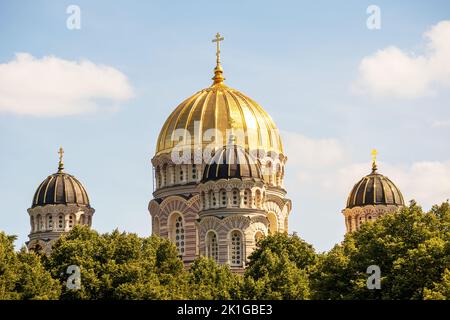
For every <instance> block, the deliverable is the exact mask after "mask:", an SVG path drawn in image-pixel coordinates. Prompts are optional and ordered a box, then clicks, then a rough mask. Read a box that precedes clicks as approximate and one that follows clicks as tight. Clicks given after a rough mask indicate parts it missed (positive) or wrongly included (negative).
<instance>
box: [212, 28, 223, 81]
mask: <svg viewBox="0 0 450 320" xmlns="http://www.w3.org/2000/svg"><path fill="white" fill-rule="evenodd" d="M223 40H225V38H224V37H222V36H221V35H220V33H218V32H217V34H216V37H215V39H213V40H212V42H215V43H216V67H215V68H214V77H213V78H212V79H213V80H214V83H213V84H220V83H222V82H223V80H225V78H224V77H223V75H222V74H223V69H222V66H221V65H220V41H223Z"/></svg>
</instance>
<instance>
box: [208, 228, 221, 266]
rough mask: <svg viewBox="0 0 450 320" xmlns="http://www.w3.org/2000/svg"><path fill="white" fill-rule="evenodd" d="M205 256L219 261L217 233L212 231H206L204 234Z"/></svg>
mask: <svg viewBox="0 0 450 320" xmlns="http://www.w3.org/2000/svg"><path fill="white" fill-rule="evenodd" d="M205 242H206V256H207V257H208V258H212V259H214V260H215V261H219V245H218V243H217V234H216V233H215V232H214V231H208V233H207V234H206V241H205Z"/></svg>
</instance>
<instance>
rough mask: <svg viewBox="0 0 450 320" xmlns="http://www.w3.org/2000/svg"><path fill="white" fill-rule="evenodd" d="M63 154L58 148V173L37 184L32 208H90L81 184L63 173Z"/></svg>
mask: <svg viewBox="0 0 450 320" xmlns="http://www.w3.org/2000/svg"><path fill="white" fill-rule="evenodd" d="M63 153H64V151H63V150H62V148H60V150H59V155H60V158H59V164H58V171H57V172H56V173H54V174H52V175H49V176H48V177H47V178H46V179H45V180H44V181H42V182H41V184H39V187H38V188H37V190H36V192H35V193H34V196H33V202H32V204H31V207H32V208H34V207H37V206H44V205H48V204H76V205H81V206H87V207H89V206H90V204H89V197H88V194H87V192H86V189H85V188H84V186H83V185H82V184H81V182H80V181H78V179H77V178H75V177H74V176H72V175H70V174H68V173H65V172H64V164H63V161H62V156H63Z"/></svg>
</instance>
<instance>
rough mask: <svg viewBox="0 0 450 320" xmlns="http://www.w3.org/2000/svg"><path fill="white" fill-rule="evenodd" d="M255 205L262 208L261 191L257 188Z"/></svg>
mask: <svg viewBox="0 0 450 320" xmlns="http://www.w3.org/2000/svg"><path fill="white" fill-rule="evenodd" d="M255 207H256V208H258V209H259V208H261V191H259V190H256V192H255Z"/></svg>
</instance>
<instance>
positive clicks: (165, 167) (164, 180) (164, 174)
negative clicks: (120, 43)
mask: <svg viewBox="0 0 450 320" xmlns="http://www.w3.org/2000/svg"><path fill="white" fill-rule="evenodd" d="M167 174H168V170H167V165H163V167H162V170H161V177H162V186H163V187H165V186H166V185H167V184H166V183H167V180H168V179H167Z"/></svg>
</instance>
